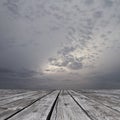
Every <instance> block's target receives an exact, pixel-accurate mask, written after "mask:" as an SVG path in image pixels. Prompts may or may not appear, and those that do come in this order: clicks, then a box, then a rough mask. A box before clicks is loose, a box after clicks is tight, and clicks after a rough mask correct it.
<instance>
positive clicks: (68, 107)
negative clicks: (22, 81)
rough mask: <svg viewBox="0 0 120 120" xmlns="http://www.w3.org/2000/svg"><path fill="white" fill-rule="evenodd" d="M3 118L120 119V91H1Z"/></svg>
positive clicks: (0, 106)
mask: <svg viewBox="0 0 120 120" xmlns="http://www.w3.org/2000/svg"><path fill="white" fill-rule="evenodd" d="M0 120H120V90H80V91H73V90H55V91H43V90H40V91H26V90H0Z"/></svg>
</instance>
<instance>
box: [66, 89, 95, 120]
mask: <svg viewBox="0 0 120 120" xmlns="http://www.w3.org/2000/svg"><path fill="white" fill-rule="evenodd" d="M67 92H68V91H67ZM68 94H69V95H70V96H71V97H72V99H73V100H74V101H75V102H76V104H77V105H78V106H79V107H80V108H81V109H82V110H83V112H84V113H85V114H86V115H87V116H88V117H89V118H90V119H91V120H94V119H93V118H92V117H91V116H90V115H89V114H88V112H87V111H86V110H85V109H84V108H83V107H82V106H81V105H80V104H79V103H78V102H77V101H76V100H75V98H74V97H73V96H72V95H71V94H70V93H69V92H68Z"/></svg>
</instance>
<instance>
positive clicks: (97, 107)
mask: <svg viewBox="0 0 120 120" xmlns="http://www.w3.org/2000/svg"><path fill="white" fill-rule="evenodd" d="M69 93H70V94H71V96H72V97H73V98H74V100H75V101H76V102H77V103H78V104H79V105H80V106H81V107H82V108H83V109H84V110H85V111H86V112H87V113H88V115H89V116H90V117H91V119H93V120H120V113H119V112H116V111H115V110H113V109H110V108H109V107H106V106H104V105H103V104H100V103H99V102H97V101H95V100H93V99H90V98H89V97H86V96H84V95H82V94H80V93H78V92H75V91H69Z"/></svg>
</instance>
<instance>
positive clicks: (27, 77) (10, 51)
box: [0, 0, 120, 89]
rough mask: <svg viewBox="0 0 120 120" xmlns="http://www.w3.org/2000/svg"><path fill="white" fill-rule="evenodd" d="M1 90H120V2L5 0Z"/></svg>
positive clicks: (1, 0) (0, 9)
mask: <svg viewBox="0 0 120 120" xmlns="http://www.w3.org/2000/svg"><path fill="white" fill-rule="evenodd" d="M0 88H51V89H54V88H66V89H67V88H78V89H80V88H120V0H0Z"/></svg>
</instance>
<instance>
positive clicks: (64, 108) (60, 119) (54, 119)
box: [51, 90, 90, 120]
mask: <svg viewBox="0 0 120 120" xmlns="http://www.w3.org/2000/svg"><path fill="white" fill-rule="evenodd" d="M51 120H90V118H89V117H88V116H87V115H86V113H85V112H84V111H83V110H82V109H81V108H80V107H79V106H78V105H77V104H76V103H75V101H74V100H73V98H72V97H71V96H70V95H69V94H68V92H67V91H65V90H64V91H62V92H61V93H60V96H59V98H58V101H57V104H56V106H55V108H54V110H53V114H52V116H51Z"/></svg>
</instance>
